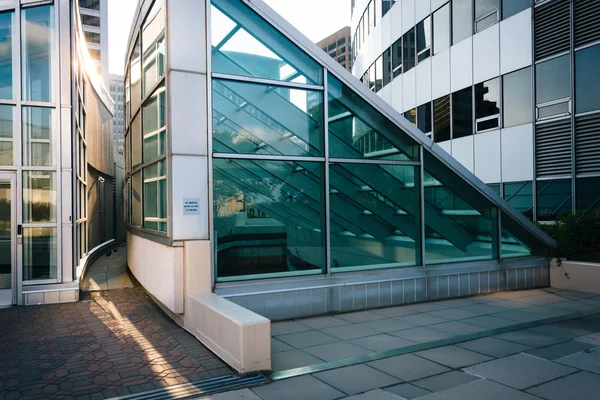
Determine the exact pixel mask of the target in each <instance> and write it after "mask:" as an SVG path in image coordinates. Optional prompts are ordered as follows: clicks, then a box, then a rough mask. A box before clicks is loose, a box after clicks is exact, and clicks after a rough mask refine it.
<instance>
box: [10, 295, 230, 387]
mask: <svg viewBox="0 0 600 400" xmlns="http://www.w3.org/2000/svg"><path fill="white" fill-rule="evenodd" d="M229 374H231V370H230V369H229V368H227V366H226V365H225V364H224V363H223V362H222V361H221V360H219V359H218V358H217V357H216V356H215V355H214V354H212V353H211V352H210V351H209V350H207V349H206V348H205V347H204V346H202V345H201V344H200V343H199V342H198V341H197V340H196V339H195V338H193V337H192V336H191V335H189V334H188V333H187V332H185V331H184V330H182V329H181V328H180V327H179V326H178V325H176V324H175V323H174V322H172V320H170V319H169V318H168V317H167V316H166V315H165V314H164V313H163V312H162V311H161V310H160V309H159V308H158V307H157V306H156V305H155V304H154V303H153V302H152V301H151V300H150V299H149V298H148V297H147V295H146V293H145V292H144V291H143V290H142V289H141V288H140V287H136V288H129V289H122V290H115V291H104V292H94V293H91V294H90V295H89V297H88V298H87V299H86V300H84V301H81V302H79V303H71V304H61V305H47V306H31V307H13V308H9V309H3V310H0V399H17V398H25V399H58V398H78V399H79V398H81V399H103V398H110V397H115V396H118V395H127V394H130V393H136V392H142V391H147V390H154V389H157V388H162V387H166V386H172V385H177V384H181V383H187V382H193V381H198V380H202V379H206V378H211V377H215V376H222V375H229Z"/></svg>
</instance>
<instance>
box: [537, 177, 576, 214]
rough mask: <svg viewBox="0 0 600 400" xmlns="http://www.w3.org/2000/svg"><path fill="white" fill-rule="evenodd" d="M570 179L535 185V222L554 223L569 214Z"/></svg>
mask: <svg viewBox="0 0 600 400" xmlns="http://www.w3.org/2000/svg"><path fill="white" fill-rule="evenodd" d="M571 184H572V182H571V179H554V180H548V181H538V183H537V208H536V209H537V220H538V221H555V220H558V218H559V217H560V216H561V215H565V214H568V213H570V212H571V211H572V210H573V207H572V204H571V203H572V198H573V193H572V187H571Z"/></svg>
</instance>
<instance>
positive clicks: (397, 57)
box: [392, 38, 402, 78]
mask: <svg viewBox="0 0 600 400" xmlns="http://www.w3.org/2000/svg"><path fill="white" fill-rule="evenodd" d="M392 72H393V77H394V78H395V77H397V76H398V75H400V74H401V73H402V38H400V39H398V40H396V41H395V42H394V44H393V45H392Z"/></svg>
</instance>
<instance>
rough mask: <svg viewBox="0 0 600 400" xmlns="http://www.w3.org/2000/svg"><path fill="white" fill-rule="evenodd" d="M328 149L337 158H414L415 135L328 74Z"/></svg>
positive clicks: (416, 154) (415, 154) (416, 147)
mask: <svg viewBox="0 0 600 400" xmlns="http://www.w3.org/2000/svg"><path fill="white" fill-rule="evenodd" d="M328 89H329V92H328V96H329V152H330V154H329V155H330V156H331V157H336V158H365V159H393V160H415V159H417V158H418V146H417V144H416V143H415V142H414V140H413V139H412V138H410V137H409V136H408V134H406V133H405V132H403V131H402V130H401V129H400V128H399V127H398V126H396V125H395V124H393V123H392V122H391V121H390V120H389V119H388V118H386V117H384V116H383V115H381V114H380V113H379V112H378V111H377V110H375V109H374V108H373V107H372V106H371V105H369V104H368V103H367V102H366V101H365V100H363V99H362V98H361V97H360V96H357V94H356V93H355V92H354V91H353V90H352V89H350V88H349V87H347V86H346V85H344V84H343V83H341V82H340V81H339V80H337V79H336V78H335V77H333V76H332V75H329V76H328Z"/></svg>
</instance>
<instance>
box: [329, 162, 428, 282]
mask: <svg viewBox="0 0 600 400" xmlns="http://www.w3.org/2000/svg"><path fill="white" fill-rule="evenodd" d="M329 176H330V206H331V212H330V213H331V265H332V268H333V269H334V270H335V271H336V272H343V271H350V270H359V269H360V270H365V269H380V268H397V267H406V266H414V265H416V264H420V250H419V248H420V247H419V223H418V221H419V215H420V208H419V204H420V201H419V191H418V184H417V185H416V186H415V182H418V181H419V179H418V176H417V170H416V168H415V167H413V166H403V165H376V164H344V163H340V164H333V165H331V167H330V171H329Z"/></svg>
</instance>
